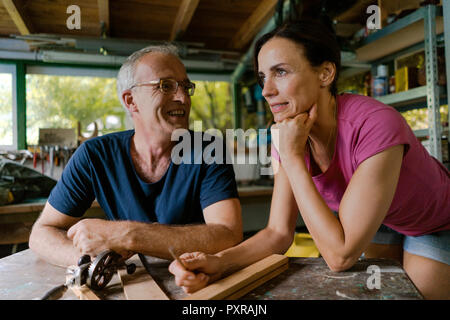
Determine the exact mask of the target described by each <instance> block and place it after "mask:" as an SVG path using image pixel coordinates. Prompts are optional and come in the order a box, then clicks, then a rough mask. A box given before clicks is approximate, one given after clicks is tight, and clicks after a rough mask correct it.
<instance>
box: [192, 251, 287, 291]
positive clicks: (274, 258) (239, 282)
mask: <svg viewBox="0 0 450 320" xmlns="http://www.w3.org/2000/svg"><path fill="white" fill-rule="evenodd" d="M287 264H288V257H286V256H283V255H279V254H273V255H270V256H268V257H266V258H264V259H262V260H260V261H258V262H255V263H253V264H251V265H250V266H248V267H246V268H244V269H242V270H239V271H237V272H235V273H233V274H232V275H230V276H228V277H226V278H223V279H221V280H219V281H216V282H214V283H212V284H210V285H209V286H207V287H205V288H203V289H201V290H199V291H197V292H195V293H193V294H191V295H189V296H187V297H186V298H185V299H184V300H220V299H225V298H226V297H229V296H232V295H233V294H234V293H236V292H238V291H239V290H241V289H243V288H245V287H246V286H248V285H250V284H251V283H253V282H255V281H257V280H259V279H261V280H262V278H263V277H264V276H266V275H267V274H269V273H271V272H272V271H274V270H276V269H278V268H280V267H282V266H284V265H287ZM267 280H268V279H266V281H267ZM258 285H260V284H258Z"/></svg>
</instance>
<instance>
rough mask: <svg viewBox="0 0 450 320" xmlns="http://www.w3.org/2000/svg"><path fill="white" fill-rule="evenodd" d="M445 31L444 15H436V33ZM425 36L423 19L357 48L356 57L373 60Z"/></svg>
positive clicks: (414, 42)
mask: <svg viewBox="0 0 450 320" xmlns="http://www.w3.org/2000/svg"><path fill="white" fill-rule="evenodd" d="M443 31H444V21H443V17H436V34H440V33H442V32H443ZM424 38H425V33H424V26H423V19H422V20H420V21H417V22H414V23H412V24H410V25H408V26H407V27H404V28H403V29H400V30H398V31H397V32H394V33H391V34H389V35H387V36H385V37H383V38H381V39H378V40H375V41H373V42H370V43H368V44H367V45H365V46H362V47H361V48H358V49H356V58H357V60H358V61H362V62H366V61H373V60H376V59H379V58H382V57H384V56H387V55H389V54H392V53H394V52H397V51H400V50H402V49H405V48H407V47H409V46H412V45H413V44H416V43H418V42H421V41H424Z"/></svg>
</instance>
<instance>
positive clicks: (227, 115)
mask: <svg viewBox="0 0 450 320" xmlns="http://www.w3.org/2000/svg"><path fill="white" fill-rule="evenodd" d="M194 82H195V85H196V87H195V94H194V96H192V99H191V105H192V107H191V113H190V116H189V120H190V127H191V129H194V130H197V129H201V130H202V131H205V130H207V129H219V130H220V131H221V132H222V133H223V134H224V133H225V130H226V129H230V128H233V105H232V101H231V91H230V90H231V89H230V83H229V82H224V81H194ZM194 121H201V124H202V128H194Z"/></svg>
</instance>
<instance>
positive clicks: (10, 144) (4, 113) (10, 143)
mask: <svg viewBox="0 0 450 320" xmlns="http://www.w3.org/2000/svg"><path fill="white" fill-rule="evenodd" d="M13 79H14V67H13V66H9V65H0V148H2V149H13V148H15V146H16V143H15V134H14V132H15V107H14V99H13V83H14V82H13Z"/></svg>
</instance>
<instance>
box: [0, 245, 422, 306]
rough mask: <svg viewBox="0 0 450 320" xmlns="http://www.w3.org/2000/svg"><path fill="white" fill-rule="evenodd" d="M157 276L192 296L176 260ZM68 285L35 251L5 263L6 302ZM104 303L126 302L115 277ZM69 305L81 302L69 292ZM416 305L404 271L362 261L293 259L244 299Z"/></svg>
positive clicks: (0, 293)
mask: <svg viewBox="0 0 450 320" xmlns="http://www.w3.org/2000/svg"><path fill="white" fill-rule="evenodd" d="M147 261H148V263H149V264H150V266H151V275H152V277H153V279H154V280H155V281H156V282H157V283H158V284H159V286H160V287H161V288H162V289H163V291H165V293H166V294H167V296H168V297H169V298H170V299H176V300H179V299H183V298H184V297H185V296H186V294H185V293H184V292H183V291H182V289H181V288H179V287H178V286H176V285H175V282H174V278H173V276H172V275H171V274H170V273H169V271H168V269H167V268H168V265H169V263H170V261H167V260H162V259H157V258H153V257H147ZM373 265H375V266H377V267H378V268H379V271H380V272H379V276H380V278H379V280H380V282H379V283H380V289H376V288H373V286H372V285H370V284H369V283H372V282H371V281H370V279H369V278H370V277H371V276H373V275H374V274H373V273H371V272H368V268H369V266H373ZM64 280H65V268H61V267H57V266H53V265H50V264H48V263H47V262H45V261H43V260H41V259H39V258H38V257H37V256H36V255H35V254H34V253H33V252H32V251H31V250H30V249H28V250H24V251H21V252H19V253H16V254H13V255H10V256H8V257H5V258H3V259H0V300H30V299H39V298H40V297H42V296H43V295H44V294H45V292H46V291H48V290H49V289H51V288H53V287H55V286H57V285H60V284H62V283H63V282H64ZM96 293H97V295H98V296H99V297H100V298H101V299H104V300H123V299H124V294H123V290H122V287H121V284H120V281H119V279H118V276H117V275H115V276H114V277H113V279H112V281H111V282H110V283H109V284H108V286H107V287H106V288H105V289H103V290H102V291H98V292H96ZM62 299H64V300H74V299H77V298H76V296H75V294H74V293H73V292H72V291H70V290H69V291H67V292H66V294H65V295H64V296H63V298H62ZM311 299H312V300H317V299H325V300H328V299H330V300H416V299H422V296H421V295H420V293H419V292H418V291H417V289H416V288H415V286H414V285H413V283H412V282H411V281H410V279H409V278H408V276H407V275H406V273H405V272H404V270H403V269H402V268H401V266H400V265H399V264H398V263H397V262H395V261H393V260H386V259H362V260H359V261H358V262H357V263H356V265H355V266H354V267H352V268H351V269H349V270H347V271H345V272H339V273H337V272H332V271H330V269H329V268H328V267H327V265H326V264H325V261H324V260H323V259H322V258H289V268H288V269H287V270H286V271H284V272H283V273H281V274H280V275H278V276H277V277H275V278H273V279H272V280H269V281H268V282H266V283H264V284H263V285H261V286H260V287H258V288H256V289H254V290H253V291H251V292H249V293H248V294H246V295H245V296H243V297H242V298H241V300H311Z"/></svg>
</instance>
